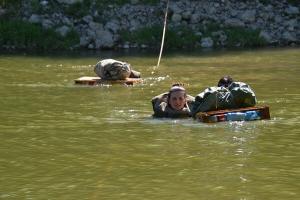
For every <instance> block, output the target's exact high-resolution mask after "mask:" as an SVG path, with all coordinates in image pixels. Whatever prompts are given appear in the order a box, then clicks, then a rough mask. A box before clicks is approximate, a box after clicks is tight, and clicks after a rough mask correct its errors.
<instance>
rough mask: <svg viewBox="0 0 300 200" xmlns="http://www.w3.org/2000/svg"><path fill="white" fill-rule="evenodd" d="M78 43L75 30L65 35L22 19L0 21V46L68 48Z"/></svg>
mask: <svg viewBox="0 0 300 200" xmlns="http://www.w3.org/2000/svg"><path fill="white" fill-rule="evenodd" d="M78 43H79V37H78V35H77V33H75V31H70V32H69V33H68V34H67V36H66V37H62V36H60V35H59V34H58V33H56V32H55V31H54V30H44V29H42V27H41V26H39V25H35V24H31V23H28V22H23V21H4V20H1V21H0V46H10V47H11V46H15V47H16V48H24V49H41V50H53V49H68V48H69V47H70V46H73V45H75V44H78Z"/></svg>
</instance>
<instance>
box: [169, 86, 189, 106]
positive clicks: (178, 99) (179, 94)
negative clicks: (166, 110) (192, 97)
mask: <svg viewBox="0 0 300 200" xmlns="http://www.w3.org/2000/svg"><path fill="white" fill-rule="evenodd" d="M186 97H187V95H186V90H185V88H184V87H183V84H181V83H175V84H173V85H172V87H171V89H170V90H169V94H168V104H169V105H170V106H171V108H173V109H174V110H182V109H183V108H184V107H185V104H186V102H187V100H186Z"/></svg>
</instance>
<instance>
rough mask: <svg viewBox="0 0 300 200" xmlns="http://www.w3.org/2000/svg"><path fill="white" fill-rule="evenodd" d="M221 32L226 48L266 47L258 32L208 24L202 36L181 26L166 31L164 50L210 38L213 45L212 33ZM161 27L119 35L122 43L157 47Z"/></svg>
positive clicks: (192, 44) (185, 46)
mask: <svg viewBox="0 0 300 200" xmlns="http://www.w3.org/2000/svg"><path fill="white" fill-rule="evenodd" d="M220 30H223V31H224V33H225V34H226V36H227V40H226V42H225V46H226V47H246V46H247V47H258V46H264V45H266V42H265V40H264V39H263V38H261V37H259V31H258V30H250V29H245V28H236V27H226V28H223V29H222V28H220V27H219V26H218V25H217V24H214V23H212V24H208V25H207V26H205V27H204V28H202V29H201V30H199V31H201V32H202V34H203V35H202V36H200V35H196V34H195V33H194V31H192V30H190V29H188V28H187V27H184V26H181V27H177V28H174V29H172V30H170V29H169V30H167V32H166V38H165V48H167V49H180V48H197V47H199V43H200V41H201V38H203V37H211V38H212V39H213V40H214V41H215V44H216V42H217V40H218V38H217V37H215V36H213V34H212V33H213V32H215V31H220ZM161 36H162V27H160V26H153V27H146V28H141V29H139V30H136V31H134V32H131V33H130V32H129V31H123V34H121V40H122V42H126V41H127V42H130V43H135V44H138V45H142V44H145V45H148V46H151V47H156V48H157V47H159V46H160V43H161Z"/></svg>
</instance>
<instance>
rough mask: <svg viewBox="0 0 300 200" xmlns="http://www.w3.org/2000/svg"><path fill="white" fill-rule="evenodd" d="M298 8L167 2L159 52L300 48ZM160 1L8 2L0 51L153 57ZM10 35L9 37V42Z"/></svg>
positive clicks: (0, 26)
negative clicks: (134, 52)
mask: <svg viewBox="0 0 300 200" xmlns="http://www.w3.org/2000/svg"><path fill="white" fill-rule="evenodd" d="M299 7H300V6H299V2H297V1H292V0H289V1H279V0H278V1H277V0H276V1H268V0H255V1H246V0H245V1H239V2H236V1H234V0H213V1H207V0H200V1H193V0H187V1H183V0H179V1H175V0H172V1H170V5H169V10H168V16H169V17H168V21H167V33H166V41H165V48H167V49H182V48H185V49H201V48H224V47H225V48H232V47H238V48H240V47H262V46H298V45H299V44H300V26H299V15H300V12H299ZM165 8H166V1H159V0H130V1H129V0H118V1H114V3H111V2H110V1H103V0H102V1H100V0H57V1H47V0H43V1H38V0H29V1H24V0H14V1H3V3H2V5H0V16H1V18H2V20H0V36H1V37H0V38H1V39H0V45H1V49H41V50H49V49H71V50H72V49H93V50H99V49H133V48H139V49H158V48H159V46H160V43H161V35H162V29H163V18H164V12H165ZM12 33H13V34H12Z"/></svg>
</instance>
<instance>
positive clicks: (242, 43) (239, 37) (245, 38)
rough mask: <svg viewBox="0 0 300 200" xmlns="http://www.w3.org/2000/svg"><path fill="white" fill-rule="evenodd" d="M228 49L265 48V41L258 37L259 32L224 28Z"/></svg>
mask: <svg viewBox="0 0 300 200" xmlns="http://www.w3.org/2000/svg"><path fill="white" fill-rule="evenodd" d="M224 31H225V33H226V35H227V45H226V46H228V47H236V46H237V47H260V46H265V45H266V41H265V40H264V39H263V38H261V37H259V30H250V29H244V28H236V27H231V28H226V29H225V30H224Z"/></svg>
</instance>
